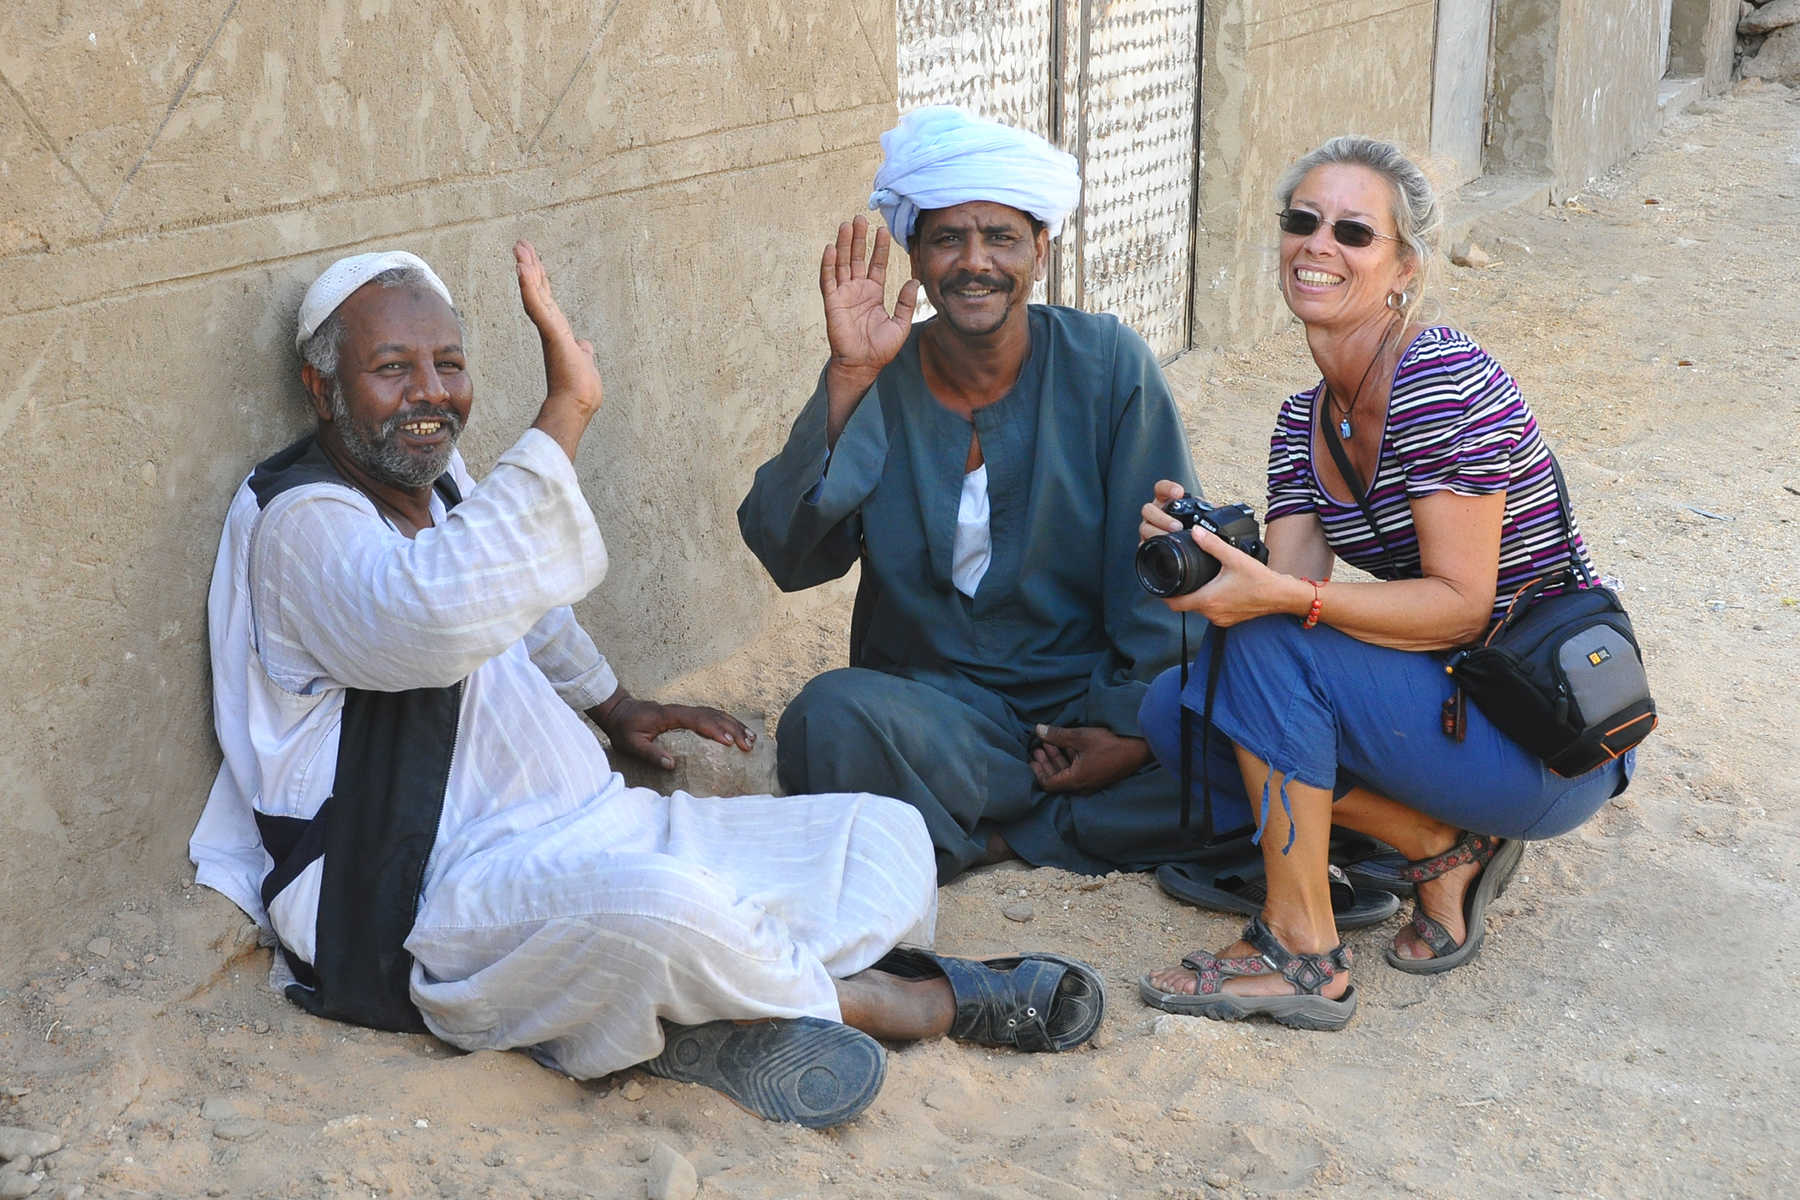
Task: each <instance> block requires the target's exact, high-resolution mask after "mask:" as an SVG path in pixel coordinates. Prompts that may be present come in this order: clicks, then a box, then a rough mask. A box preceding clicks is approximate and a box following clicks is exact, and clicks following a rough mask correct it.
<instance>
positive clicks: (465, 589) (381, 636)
mask: <svg viewBox="0 0 1800 1200" xmlns="http://www.w3.org/2000/svg"><path fill="white" fill-rule="evenodd" d="M606 565H607V562H606V547H605V544H604V543H603V542H602V540H601V538H600V530H599V527H598V526H596V525H595V523H594V516H593V513H592V511H591V510H590V509H589V508H588V505H587V501H586V500H585V499H584V498H583V496H582V494H581V487H580V484H579V482H578V481H577V479H576V476H575V470H574V467H573V465H572V464H571V463H570V462H569V459H568V456H567V455H566V454H564V453H563V451H562V450H561V448H560V447H558V446H557V444H556V443H555V442H554V441H553V440H551V438H550V437H548V436H547V435H546V434H544V433H542V432H540V431H538V430H527V431H526V433H525V436H524V437H522V438H520V439H519V441H518V442H517V443H516V444H515V445H514V446H513V447H512V448H511V449H510V450H508V451H507V452H506V453H505V454H504V455H502V456H501V458H500V461H499V463H497V464H496V465H495V467H494V469H493V471H492V472H491V473H490V474H489V475H488V477H487V478H486V479H484V480H482V482H481V483H480V484H478V485H476V486H475V487H474V488H473V490H472V491H470V492H469V493H468V494H467V495H466V496H465V497H464V499H463V500H462V502H461V503H459V504H458V505H457V506H456V507H455V508H454V509H452V510H451V511H450V513H449V515H448V516H447V517H446V518H445V519H444V521H443V523H442V524H441V525H436V526H433V527H432V528H430V529H425V530H421V531H420V532H419V534H418V536H417V537H414V538H410V539H409V538H407V537H405V536H403V535H402V534H401V533H400V532H399V531H398V530H396V529H394V528H392V527H391V526H390V525H388V523H387V522H386V521H384V520H382V519H381V517H380V515H379V514H378V513H377V512H376V510H375V506H374V505H373V504H372V503H371V502H370V501H369V499H368V498H367V497H365V496H363V495H362V494H361V493H360V492H355V491H352V490H350V489H348V488H343V487H337V486H331V485H326V486H319V487H305V488H297V489H295V490H294V491H292V492H288V493H285V494H283V495H281V496H278V497H276V499H275V500H274V501H272V502H271V503H270V504H269V506H268V508H267V509H265V510H264V511H263V513H262V515H261V517H260V519H259V521H258V523H257V528H256V530H255V532H254V533H253V534H252V535H251V548H250V592H251V608H252V611H253V614H254V619H255V624H256V629H255V637H256V644H257V650H258V653H259V655H260V657H261V659H262V662H263V666H264V669H265V670H266V671H267V672H268V674H269V677H270V678H271V679H272V680H273V681H274V682H275V683H276V684H277V685H279V686H280V687H282V688H284V689H286V690H287V691H290V692H296V693H303V694H304V693H310V692H313V691H315V690H317V689H318V688H319V687H320V686H321V685H323V684H326V683H333V684H338V685H341V686H345V687H354V688H362V689H366V690H369V691H388V692H392V691H405V690H407V689H410V688H419V687H448V686H449V685H451V684H453V683H455V682H457V681H458V680H460V679H463V678H466V677H467V676H468V675H469V674H471V673H472V672H473V671H474V670H475V669H476V668H477V667H479V666H480V665H481V664H482V663H484V662H486V661H487V660H489V659H490V658H493V657H494V656H495V655H497V654H499V653H500V652H501V651H503V650H505V649H506V648H507V647H508V646H511V645H512V644H513V643H515V642H517V641H518V640H519V639H521V638H523V637H525V636H526V635H527V633H529V632H531V631H532V629H533V628H534V627H535V626H537V625H538V624H539V623H540V622H541V621H542V620H543V619H544V617H545V614H547V613H549V612H550V611H551V610H552V609H555V608H558V607H563V606H566V605H569V604H572V603H573V602H574V601H576V600H578V599H580V598H581V597H582V596H584V595H586V594H587V593H588V592H589V591H590V590H591V589H592V588H593V587H594V586H595V585H596V584H597V583H599V582H600V580H601V579H602V578H603V577H604V576H605V574H606ZM582 637H583V639H584V640H585V637H586V635H585V634H584V635H582ZM591 645H592V643H591V642H590V643H589V646H590V647H591ZM594 655H595V658H598V651H595V652H594ZM593 665H594V664H593V663H592V662H591V661H590V663H589V671H588V672H587V674H590V675H591V673H592V667H593ZM601 669H604V667H603V663H602V665H601ZM607 673H608V674H610V671H608V672H607ZM581 674H582V672H577V675H578V676H579V675H581Z"/></svg>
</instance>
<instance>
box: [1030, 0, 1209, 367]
mask: <svg viewBox="0 0 1800 1200" xmlns="http://www.w3.org/2000/svg"><path fill="white" fill-rule="evenodd" d="M1064 11H1065V12H1066V13H1067V14H1068V20H1067V24H1066V28H1067V29H1068V30H1069V33H1068V36H1067V37H1066V38H1064V39H1063V52H1064V56H1065V57H1064V62H1065V64H1066V65H1065V68H1064V70H1063V74H1062V78H1063V84H1064V86H1063V97H1062V99H1063V103H1064V106H1065V112H1066V114H1067V116H1066V118H1065V126H1064V127H1065V128H1066V129H1068V130H1071V131H1073V135H1074V136H1073V143H1072V144H1073V148H1074V150H1075V152H1076V154H1077V156H1078V157H1079V158H1080V159H1081V162H1082V172H1081V173H1082V185H1083V191H1082V213H1081V223H1080V225H1079V226H1078V227H1077V229H1076V231H1075V246H1074V252H1073V253H1072V254H1069V255H1067V256H1065V257H1064V258H1063V260H1062V267H1063V278H1064V291H1063V294H1064V295H1067V296H1072V297H1074V302H1075V303H1076V304H1078V305H1079V306H1080V307H1082V308H1085V309H1089V310H1091V311H1095V312H1111V313H1117V314H1118V315H1119V317H1120V318H1121V319H1122V320H1124V321H1125V323H1126V324H1128V325H1130V326H1131V327H1132V328H1134V329H1136V330H1137V331H1138V332H1139V333H1140V334H1142V335H1143V336H1144V340H1145V341H1147V342H1148V343H1150V348H1151V349H1152V350H1153V351H1155V352H1156V353H1157V354H1158V355H1159V356H1161V357H1164V358H1167V357H1170V356H1172V355H1175V354H1178V353H1180V352H1181V351H1183V350H1185V349H1187V347H1188V286H1189V281H1190V273H1189V272H1190V268H1191V252H1192V245H1191V241H1190V239H1191V237H1192V233H1193V211H1194V209H1193V197H1194V170H1195V167H1196V163H1197V158H1198V149H1199V148H1198V146H1197V145H1196V144H1195V139H1194V131H1195V128H1196V127H1195V111H1194V110H1195V105H1196V104H1197V103H1198V101H1199V60H1198V58H1197V52H1196V50H1197V48H1196V45H1195V39H1196V38H1197V37H1198V36H1199V32H1200V4H1199V0H1126V2H1115V3H1112V4H1093V3H1088V4H1083V3H1081V2H1080V0H1064Z"/></svg>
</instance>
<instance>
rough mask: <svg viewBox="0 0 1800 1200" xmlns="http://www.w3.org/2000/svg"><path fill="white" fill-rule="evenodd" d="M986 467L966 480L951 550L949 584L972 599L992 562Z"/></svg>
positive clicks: (977, 469) (974, 471)
mask: <svg viewBox="0 0 1800 1200" xmlns="http://www.w3.org/2000/svg"><path fill="white" fill-rule="evenodd" d="M987 485H988V478H987V464H986V463H982V464H981V465H980V466H979V467H976V468H975V469H974V470H973V471H970V472H968V473H967V474H965V475H964V476H963V482H962V497H961V499H959V500H958V501H957V504H956V537H955V539H954V540H953V541H952V542H951V549H950V582H951V583H953V584H955V585H956V590H957V591H959V592H961V593H962V594H963V595H965V596H968V597H969V598H971V599H973V598H974V596H975V589H976V588H979V587H980V586H981V577H982V576H983V575H986V574H987V569H988V562H989V561H990V560H991V559H992V558H993V556H994V554H993V551H994V542H993V534H992V532H991V530H990V528H989V511H988V486H987Z"/></svg>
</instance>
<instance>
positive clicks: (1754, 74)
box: [1744, 25, 1800, 83]
mask: <svg viewBox="0 0 1800 1200" xmlns="http://www.w3.org/2000/svg"><path fill="white" fill-rule="evenodd" d="M1744 77H1745V78H1747V79H1772V80H1774V81H1775V82H1777V83H1800V25H1789V26H1788V27H1787V28H1785V29H1777V30H1776V31H1775V32H1774V33H1771V34H1770V35H1769V36H1768V37H1766V38H1764V39H1763V44H1762V49H1760V50H1758V51H1757V52H1756V57H1754V58H1746V59H1745V60H1744Z"/></svg>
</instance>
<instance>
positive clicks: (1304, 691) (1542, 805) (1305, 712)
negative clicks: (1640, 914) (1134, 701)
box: [1139, 616, 1635, 839]
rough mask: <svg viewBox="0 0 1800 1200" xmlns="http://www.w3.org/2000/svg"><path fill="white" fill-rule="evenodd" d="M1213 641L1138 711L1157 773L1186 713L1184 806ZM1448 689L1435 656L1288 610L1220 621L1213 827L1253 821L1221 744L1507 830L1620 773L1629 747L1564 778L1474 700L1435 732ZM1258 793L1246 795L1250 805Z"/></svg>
mask: <svg viewBox="0 0 1800 1200" xmlns="http://www.w3.org/2000/svg"><path fill="white" fill-rule="evenodd" d="M1212 645H1213V643H1212V642H1210V641H1208V642H1204V643H1202V648H1201V652H1200V655H1199V657H1197V658H1196V659H1195V661H1194V663H1193V665H1192V666H1191V667H1190V668H1189V672H1188V684H1187V688H1186V690H1185V691H1183V690H1182V688H1181V683H1180V679H1179V672H1178V670H1177V669H1171V670H1168V671H1165V672H1163V673H1162V674H1161V675H1159V676H1158V677H1157V678H1156V681H1155V682H1154V683H1152V684H1151V685H1150V690H1149V692H1148V693H1147V694H1146V695H1145V697H1144V704H1143V708H1142V710H1141V711H1140V713H1139V720H1140V722H1141V723H1142V726H1143V733H1144V736H1145V737H1146V738H1148V739H1149V742H1150V748H1151V750H1152V751H1153V752H1154V753H1155V755H1156V757H1157V758H1158V759H1159V760H1160V761H1161V762H1162V764H1163V766H1164V767H1166V768H1167V769H1168V770H1169V771H1170V772H1179V771H1180V769H1181V739H1180V730H1181V724H1180V721H1181V709H1182V707H1183V706H1184V705H1185V706H1186V707H1188V708H1189V709H1191V710H1193V714H1194V715H1193V717H1192V718H1191V721H1190V727H1191V733H1190V736H1191V738H1192V767H1191V769H1192V773H1193V785H1192V790H1193V792H1194V801H1193V802H1194V805H1195V806H1196V807H1195V812H1196V813H1197V812H1198V811H1199V810H1198V805H1199V803H1200V798H1199V791H1200V779H1201V767H1200V763H1201V754H1202V737H1203V734H1204V730H1205V725H1204V723H1203V722H1202V721H1201V719H1200V713H1201V712H1202V711H1203V710H1204V708H1205V699H1206V670H1207V658H1208V653H1209V651H1210V650H1211V648H1212ZM1451 691H1452V687H1451V681H1450V678H1449V676H1448V675H1446V674H1445V673H1444V666H1443V658H1442V656H1440V655H1437V654H1432V653H1426V652H1420V651H1409V650H1390V649H1387V648H1385V647H1382V646H1372V645H1370V644H1369V643H1367V642H1361V641H1358V640H1356V639H1355V638H1353V637H1351V636H1349V635H1348V634H1344V633H1340V632H1338V631H1337V630H1335V629H1332V628H1329V627H1328V626H1324V625H1320V626H1317V627H1315V628H1313V629H1302V628H1301V627H1300V622H1299V620H1298V619H1296V618H1294V617H1289V616H1267V617H1259V618H1257V619H1256V620H1253V621H1247V622H1245V623H1244V624H1242V625H1235V626H1233V627H1231V629H1229V630H1227V631H1226V634H1225V639H1224V654H1223V659H1222V663H1221V667H1220V672H1219V680H1218V684H1217V686H1216V689H1215V693H1214V696H1213V704H1212V724H1213V737H1212V739H1211V741H1212V757H1211V760H1210V765H1209V767H1208V774H1209V775H1210V780H1209V783H1210V786H1211V789H1212V799H1213V811H1214V824H1215V827H1216V828H1218V829H1219V830H1229V829H1233V828H1237V827H1241V826H1245V825H1249V824H1251V823H1252V822H1255V823H1257V824H1258V826H1259V827H1260V824H1261V821H1260V820H1259V819H1258V817H1259V815H1260V814H1259V813H1258V812H1257V811H1255V810H1253V809H1252V806H1251V802H1250V798H1249V797H1248V796H1246V795H1245V793H1244V784H1243V779H1242V777H1241V775H1240V774H1239V772H1238V770H1237V760H1236V758H1235V756H1234V755H1233V754H1232V749H1231V747H1232V743H1235V744H1237V745H1239V746H1242V747H1244V749H1246V750H1248V751H1250V752H1251V753H1252V754H1254V755H1256V757H1258V758H1260V759H1262V760H1263V761H1264V762H1266V763H1268V764H1269V765H1270V766H1271V767H1273V768H1274V769H1275V770H1276V771H1279V772H1281V773H1282V775H1283V776H1284V777H1288V778H1292V779H1297V780H1299V781H1300V782H1301V783H1305V784H1311V785H1312V786H1313V787H1319V788H1325V789H1327V790H1329V791H1331V792H1332V793H1333V794H1334V795H1337V796H1342V795H1343V794H1344V793H1345V792H1347V791H1349V790H1350V789H1351V788H1352V787H1355V786H1362V787H1366V788H1367V789H1369V790H1370V791H1372V792H1376V793H1378V794H1380V795H1383V796H1386V797H1387V798H1388V799H1390V800H1394V801H1398V802H1399V803H1401V804H1404V805H1405V806H1406V807H1408V808H1411V809H1414V810H1416V811H1418V812H1421V813H1424V814H1426V815H1427V816H1431V817H1435V818H1437V819H1438V820H1440V821H1444V822H1447V823H1449V824H1451V825H1454V826H1456V827H1457V828H1459V829H1466V830H1469V831H1471V832H1474V833H1486V834H1493V835H1495V836H1498V837H1508V838H1533V839H1537V838H1549V837H1555V836H1556V835H1557V834H1560V833H1567V832H1568V831H1569V830H1571V829H1573V828H1575V827H1576V826H1577V825H1580V824H1581V823H1582V822H1583V821H1585V820H1587V819H1588V818H1589V817H1591V816H1593V815H1594V813H1595V812H1597V811H1598V810H1599V808H1600V806H1601V805H1602V804H1604V803H1606V801H1607V800H1608V799H1610V798H1611V797H1613V796H1616V795H1618V794H1619V793H1620V792H1622V791H1624V790H1625V785H1626V784H1627V783H1628V782H1629V781H1630V778H1631V767H1632V761H1633V756H1634V753H1635V752H1633V753H1628V754H1626V755H1625V756H1624V757H1623V758H1621V759H1619V760H1617V761H1615V762H1610V763H1607V764H1606V765H1604V766H1601V767H1596V768H1595V769H1594V770H1592V771H1590V772H1588V773H1587V774H1586V775H1583V776H1581V777H1580V778H1578V779H1564V778H1563V777H1561V776H1560V775H1556V774H1554V773H1553V772H1551V770H1550V769H1549V768H1548V767H1546V766H1544V764H1543V762H1542V761H1540V760H1539V759H1538V758H1537V757H1536V756H1535V755H1533V754H1531V753H1530V752H1529V751H1527V750H1524V749H1522V748H1521V747H1520V746H1519V745H1518V744H1517V743H1515V742H1514V741H1512V739H1510V738H1508V737H1507V736H1506V735H1505V734H1503V733H1501V732H1500V731H1499V730H1497V729H1495V728H1494V727H1493V725H1492V724H1490V723H1489V722H1488V720H1487V718H1486V717H1484V716H1483V715H1482V714H1481V712H1480V711H1479V710H1478V709H1476V707H1475V706H1474V705H1473V704H1470V705H1468V732H1467V735H1466V736H1465V738H1464V739H1463V740H1462V741H1460V742H1458V741H1455V740H1453V739H1451V738H1449V737H1447V736H1445V734H1444V732H1443V730H1442V728H1441V726H1440V724H1439V721H1440V712H1441V710H1442V707H1443V703H1444V701H1445V700H1446V699H1447V698H1449V696H1450V694H1451ZM1267 799H1268V800H1270V801H1272V802H1273V803H1281V802H1282V798H1280V797H1269V798H1267ZM1264 801H1265V798H1264V797H1261V796H1259V797H1257V802H1258V808H1260V807H1261V805H1262V804H1263V803H1264ZM1196 819H1197V818H1196Z"/></svg>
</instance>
